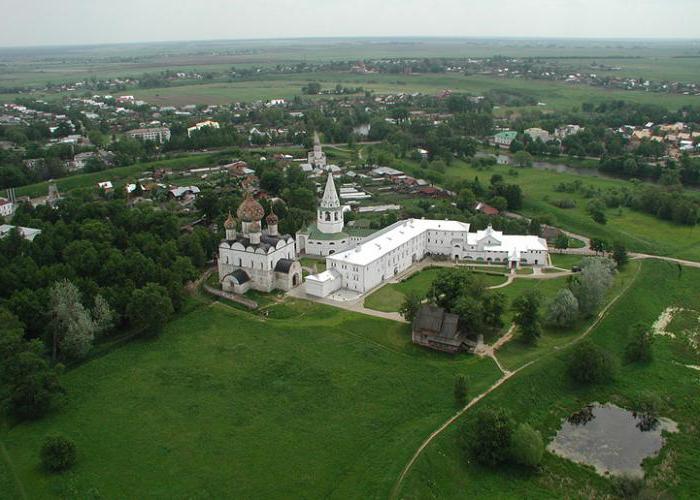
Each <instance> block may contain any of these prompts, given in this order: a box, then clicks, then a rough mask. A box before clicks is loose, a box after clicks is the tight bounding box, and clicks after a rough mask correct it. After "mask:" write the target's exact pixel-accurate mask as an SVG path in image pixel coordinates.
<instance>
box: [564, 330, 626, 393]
mask: <svg viewBox="0 0 700 500" xmlns="http://www.w3.org/2000/svg"><path fill="white" fill-rule="evenodd" d="M614 368H615V365H614V361H613V358H612V356H611V355H610V353H608V352H607V351H605V350H604V349H603V348H601V347H598V346H597V345H595V344H593V343H592V342H591V341H589V340H586V341H583V342H581V343H580V344H579V345H578V346H576V348H575V349H574V352H573V354H572V356H571V359H570V360H569V366H568V368H567V373H568V374H569V377H571V379H572V380H574V381H575V382H577V383H579V384H582V385H588V384H598V383H603V382H608V381H610V380H611V379H612V378H613V374H614Z"/></svg>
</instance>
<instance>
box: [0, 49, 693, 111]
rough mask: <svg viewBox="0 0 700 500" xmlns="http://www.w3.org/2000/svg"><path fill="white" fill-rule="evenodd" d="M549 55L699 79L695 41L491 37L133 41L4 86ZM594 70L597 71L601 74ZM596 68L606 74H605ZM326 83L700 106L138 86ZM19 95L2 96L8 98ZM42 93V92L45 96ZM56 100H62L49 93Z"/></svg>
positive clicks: (329, 79) (204, 99)
mask: <svg viewBox="0 0 700 500" xmlns="http://www.w3.org/2000/svg"><path fill="white" fill-rule="evenodd" d="M494 55H504V56H513V57H547V58H552V59H559V61H560V62H561V63H563V64H566V65H571V66H574V67H577V68H581V70H582V71H586V68H588V67H590V65H591V63H593V62H596V63H601V64H606V65H608V66H620V67H622V70H621V71H619V72H610V74H611V75H616V74H617V75H626V76H633V77H640V78H650V79H662V80H666V79H678V80H681V81H697V80H698V78H699V77H700V58H696V57H687V56H697V55H698V45H697V44H696V43H695V42H691V41H689V42H649V41H646V42H644V41H637V42H623V41H614V40H598V41H585V40H581V41H576V40H487V39H424V38H406V39H382V38H379V39H326V40H324V39H308V40H287V41H282V40H259V41H239V42H235V41H221V42H181V43H166V44H133V45H119V46H103V47H71V48H55V49H43V50H42V49H4V50H0V86H3V85H4V86H13V85H27V84H30V85H44V84H46V83H47V82H54V83H62V82H74V81H78V80H84V79H89V78H92V77H97V78H112V77H124V76H133V77H139V76H140V75H141V74H143V73H153V72H160V71H164V70H166V69H169V70H172V71H185V72H188V71H198V72H207V71H216V72H225V71H228V70H229V69H231V67H233V66H236V67H239V68H243V67H249V66H252V65H254V66H275V65H285V64H288V65H293V64H296V63H299V62H312V63H314V62H328V61H333V60H336V61H337V60H342V61H353V60H361V59H373V58H397V57H402V58H424V57H455V58H465V59H466V58H469V57H491V56H494ZM591 71H593V70H591ZM596 72H598V73H600V71H599V70H596ZM310 80H319V81H322V82H324V83H326V84H327V85H328V86H335V85H336V84H337V83H342V84H353V85H358V84H359V85H362V86H364V87H365V88H367V89H369V90H373V91H375V92H377V93H380V94H383V93H393V92H401V91H405V92H425V93H435V92H439V91H441V90H443V89H446V88H447V89H452V90H455V91H463V92H473V93H483V92H485V91H487V90H489V89H492V88H495V89H501V90H509V89H510V90H515V91H523V92H528V93H532V94H533V95H534V96H535V97H537V98H538V99H539V100H541V101H543V102H545V103H547V104H548V106H550V107H551V108H553V109H566V108H568V107H571V106H573V105H579V104H580V103H581V102H583V101H588V100H590V101H594V102H597V101H601V100H604V99H607V98H615V99H620V98H622V99H627V100H630V101H636V102H656V103H659V104H662V105H666V106H668V107H670V108H678V107H680V106H683V105H686V104H697V103H698V102H699V101H700V98H696V97H691V96H678V95H666V94H647V93H644V92H627V91H606V90H603V89H597V88H592V87H587V86H571V85H566V84H563V83H557V82H544V81H519V80H512V79H508V80H505V79H498V78H495V77H494V78H489V77H484V76H479V77H469V78H465V77H464V76H463V75H461V74H439V75H410V76H401V75H388V74H381V75H355V74H350V73H307V74H283V75H270V76H269V77H265V78H263V79H261V80H259V81H245V82H232V83H212V84H203V85H185V86H181V87H168V88H164V89H144V90H133V89H129V91H128V93H130V94H135V95H137V96H138V97H140V98H143V99H146V100H149V102H153V103H155V104H171V105H182V104H192V103H197V104H225V103H229V102H233V101H252V100H257V99H270V98H274V97H282V98H291V97H293V96H294V95H298V94H299V93H300V88H301V85H303V84H304V83H306V82H307V81H310ZM16 97H17V95H16V94H5V95H1V94H0V102H7V101H8V100H13V99H15V98H16ZM37 97H40V95H37ZM51 97H53V98H55V97H56V95H55V94H54V95H53V96H49V98H51Z"/></svg>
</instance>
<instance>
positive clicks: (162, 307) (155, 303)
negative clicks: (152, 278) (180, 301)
mask: <svg viewBox="0 0 700 500" xmlns="http://www.w3.org/2000/svg"><path fill="white" fill-rule="evenodd" d="M173 313H174V309H173V303H172V301H171V300H170V297H169V296H168V291H167V290H166V289H165V288H164V287H162V286H160V285H158V284H155V283H148V284H147V285H146V286H144V287H143V288H141V289H139V290H135V291H134V293H133V294H132V298H131V301H130V302H129V305H128V306H127V309H126V316H127V318H128V319H129V322H130V323H131V324H132V325H133V326H134V327H136V328H140V329H142V330H144V331H145V332H146V333H149V334H153V335H155V334H158V333H160V331H161V329H162V328H163V326H165V324H166V323H167V322H168V320H169V319H170V316H172V314H173Z"/></svg>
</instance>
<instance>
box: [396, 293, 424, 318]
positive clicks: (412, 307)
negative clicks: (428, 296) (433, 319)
mask: <svg viewBox="0 0 700 500" xmlns="http://www.w3.org/2000/svg"><path fill="white" fill-rule="evenodd" d="M421 302H423V298H422V297H421V296H420V295H418V294H417V293H416V292H410V293H409V294H408V295H406V297H405V298H404V301H403V304H401V307H400V308H399V314H401V316H403V319H405V320H406V321H409V322H412V321H413V320H414V319H415V318H416V314H417V313H418V309H420V305H421Z"/></svg>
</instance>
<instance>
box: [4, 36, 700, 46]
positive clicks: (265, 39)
mask: <svg viewBox="0 0 700 500" xmlns="http://www.w3.org/2000/svg"><path fill="white" fill-rule="evenodd" d="M401 39H408V40H454V41H458V40H503V41H508V40H513V41H517V40H533V41H536V40H542V41H547V40H550V41H554V40H561V41H591V42H595V41H611V42H613V41H617V42H700V37H695V38H693V37H669V36H662V37H654V36H622V37H620V36H618V37H615V36H593V37H589V36H546V35H544V36H543V35H520V36H505V35H472V36H469V35H444V36H439V35H346V36H289V37H247V38H201V39H189V40H188V39H178V40H151V41H144V40H139V41H130V42H85V43H62V44H37V45H0V50H7V49H10V50H21V49H52V48H53V49H58V48H80V47H113V46H120V45H157V44H177V43H212V42H289V41H303V40H309V41H312V40H318V41H322V40H339V41H340V40H401Z"/></svg>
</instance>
